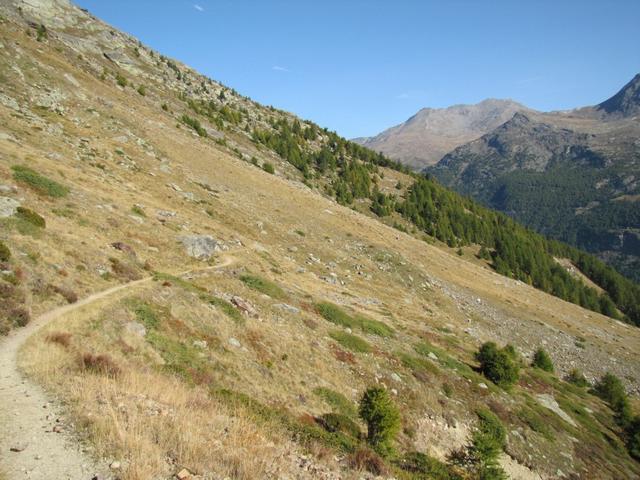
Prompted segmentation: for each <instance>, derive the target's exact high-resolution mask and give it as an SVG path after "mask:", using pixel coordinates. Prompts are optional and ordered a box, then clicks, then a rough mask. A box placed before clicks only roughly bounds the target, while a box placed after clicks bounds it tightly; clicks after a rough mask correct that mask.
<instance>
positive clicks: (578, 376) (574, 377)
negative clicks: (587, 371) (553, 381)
mask: <svg viewBox="0 0 640 480" xmlns="http://www.w3.org/2000/svg"><path fill="white" fill-rule="evenodd" d="M566 381H567V382H569V383H571V384H572V385H575V386H576V387H581V388H584V387H588V386H589V382H588V381H587V379H586V378H585V376H584V375H583V373H582V372H581V371H580V370H578V369H577V368H574V369H573V370H571V371H570V372H569V374H568V375H567V377H566Z"/></svg>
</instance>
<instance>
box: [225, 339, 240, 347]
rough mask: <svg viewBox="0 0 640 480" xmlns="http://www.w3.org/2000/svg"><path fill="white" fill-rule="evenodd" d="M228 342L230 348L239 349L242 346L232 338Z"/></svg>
mask: <svg viewBox="0 0 640 480" xmlns="http://www.w3.org/2000/svg"><path fill="white" fill-rule="evenodd" d="M228 342H229V345H231V346H232V347H236V348H240V347H241V346H242V344H241V343H240V341H239V340H238V339H237V338H234V337H231V338H229V340H228Z"/></svg>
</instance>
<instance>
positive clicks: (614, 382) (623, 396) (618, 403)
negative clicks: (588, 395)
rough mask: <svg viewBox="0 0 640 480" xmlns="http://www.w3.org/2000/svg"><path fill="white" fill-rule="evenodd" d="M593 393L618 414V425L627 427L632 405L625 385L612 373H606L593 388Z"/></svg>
mask: <svg viewBox="0 0 640 480" xmlns="http://www.w3.org/2000/svg"><path fill="white" fill-rule="evenodd" d="M593 393H595V394H596V395H597V396H598V397H600V398H601V399H603V400H604V401H605V402H607V403H608V404H609V406H610V407H611V409H612V410H613V411H614V412H615V414H616V423H617V424H618V425H620V426H623V427H624V426H626V425H628V424H629V422H630V421H631V405H630V404H629V398H628V397H627V392H626V391H625V389H624V385H623V384H622V382H621V381H620V379H619V378H618V377H616V376H615V375H613V374H612V373H606V374H605V375H604V376H603V377H602V378H601V379H600V380H599V381H598V383H596V384H595V385H594V387H593Z"/></svg>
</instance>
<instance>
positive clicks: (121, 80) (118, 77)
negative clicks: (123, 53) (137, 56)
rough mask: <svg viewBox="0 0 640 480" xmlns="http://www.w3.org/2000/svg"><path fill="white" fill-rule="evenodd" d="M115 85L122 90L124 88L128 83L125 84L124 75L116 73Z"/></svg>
mask: <svg viewBox="0 0 640 480" xmlns="http://www.w3.org/2000/svg"><path fill="white" fill-rule="evenodd" d="M116 83H117V84H118V85H119V86H121V87H122V88H125V87H126V86H127V84H128V83H129V82H127V79H126V78H125V76H124V75H122V74H121V73H120V72H118V73H116Z"/></svg>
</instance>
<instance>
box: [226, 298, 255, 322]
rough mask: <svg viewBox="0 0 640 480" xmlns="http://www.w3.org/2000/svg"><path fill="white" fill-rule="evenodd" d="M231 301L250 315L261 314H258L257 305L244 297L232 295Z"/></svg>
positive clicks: (253, 316)
mask: <svg viewBox="0 0 640 480" xmlns="http://www.w3.org/2000/svg"><path fill="white" fill-rule="evenodd" d="M231 303H233V304H234V305H235V306H236V307H238V310H240V311H241V312H242V313H243V314H245V315H246V316H248V317H252V318H258V317H259V316H260V315H258V311H257V310H256V309H255V307H254V306H253V305H251V303H249V302H248V301H247V300H245V299H244V298H242V297H239V296H237V295H234V296H233V297H231Z"/></svg>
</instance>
